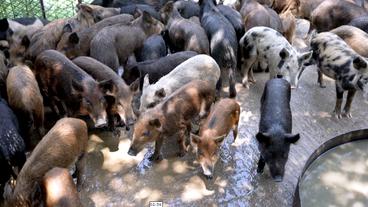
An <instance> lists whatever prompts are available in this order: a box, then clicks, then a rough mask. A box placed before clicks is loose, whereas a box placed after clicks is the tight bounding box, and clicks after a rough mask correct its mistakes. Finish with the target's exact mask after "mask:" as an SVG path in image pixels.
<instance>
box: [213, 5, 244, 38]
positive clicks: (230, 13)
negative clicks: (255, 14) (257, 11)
mask: <svg viewBox="0 0 368 207" xmlns="http://www.w3.org/2000/svg"><path fill="white" fill-rule="evenodd" d="M217 8H218V9H219V10H220V12H221V14H222V15H224V16H225V17H226V19H227V20H229V22H230V23H231V24H232V25H233V27H234V29H235V32H236V37H237V38H238V40H240V38H242V37H243V35H244V33H245V30H244V22H243V18H242V16H241V14H240V13H239V12H238V11H236V10H235V9H232V8H231V7H229V6H225V5H217Z"/></svg>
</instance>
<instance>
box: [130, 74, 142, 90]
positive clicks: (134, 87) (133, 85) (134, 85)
mask: <svg viewBox="0 0 368 207" xmlns="http://www.w3.org/2000/svg"><path fill="white" fill-rule="evenodd" d="M139 83H140V79H139V78H137V80H135V81H134V82H133V83H131V84H130V86H129V88H130V91H131V92H133V93H137V92H138V89H139Z"/></svg>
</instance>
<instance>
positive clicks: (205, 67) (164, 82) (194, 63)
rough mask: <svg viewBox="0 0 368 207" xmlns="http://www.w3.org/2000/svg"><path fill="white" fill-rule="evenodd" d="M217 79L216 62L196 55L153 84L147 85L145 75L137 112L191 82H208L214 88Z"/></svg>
mask: <svg viewBox="0 0 368 207" xmlns="http://www.w3.org/2000/svg"><path fill="white" fill-rule="evenodd" d="M219 78H220V68H219V66H218V65H217V63H216V61H215V60H214V59H213V58H212V57H210V56H208V55H196V56H194V57H192V58H189V59H188V60H186V61H184V62H183V63H181V64H180V65H178V66H177V67H176V68H175V69H174V70H172V71H171V72H170V73H169V74H167V75H165V76H164V77H162V78H160V80H158V81H157V82H156V83H155V84H149V77H148V75H146V76H145V77H144V83H143V91H142V96H141V104H140V107H139V111H141V112H142V111H144V110H146V109H147V108H152V107H153V106H155V105H157V104H158V103H159V102H160V101H162V100H164V99H165V97H168V96H169V95H170V94H172V93H173V92H174V91H176V90H177V89H179V88H180V87H182V86H183V85H185V84H187V83H189V82H190V81H192V80H203V81H208V82H209V84H212V85H213V86H215V85H216V83H217V82H218V80H219Z"/></svg>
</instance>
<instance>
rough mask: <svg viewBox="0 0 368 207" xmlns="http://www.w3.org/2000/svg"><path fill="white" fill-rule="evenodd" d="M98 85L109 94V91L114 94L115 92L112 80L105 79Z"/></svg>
mask: <svg viewBox="0 0 368 207" xmlns="http://www.w3.org/2000/svg"><path fill="white" fill-rule="evenodd" d="M98 86H99V87H100V88H101V90H102V92H103V93H105V94H107V93H108V92H110V93H109V94H108V95H110V94H112V93H113V92H114V87H115V85H114V83H113V81H112V80H111V79H110V80H103V81H101V82H99V83H98Z"/></svg>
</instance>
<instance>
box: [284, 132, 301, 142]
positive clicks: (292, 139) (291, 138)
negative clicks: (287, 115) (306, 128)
mask: <svg viewBox="0 0 368 207" xmlns="http://www.w3.org/2000/svg"><path fill="white" fill-rule="evenodd" d="M299 138H300V135H299V134H295V135H294V134H286V135H285V141H286V142H288V143H290V144H294V143H295V142H297V141H298V140H299Z"/></svg>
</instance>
